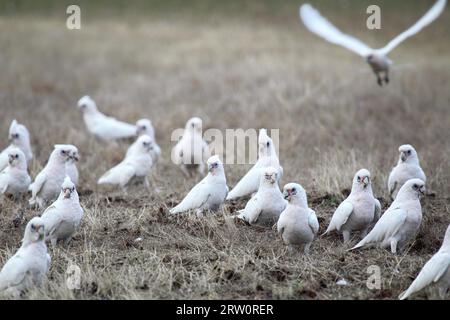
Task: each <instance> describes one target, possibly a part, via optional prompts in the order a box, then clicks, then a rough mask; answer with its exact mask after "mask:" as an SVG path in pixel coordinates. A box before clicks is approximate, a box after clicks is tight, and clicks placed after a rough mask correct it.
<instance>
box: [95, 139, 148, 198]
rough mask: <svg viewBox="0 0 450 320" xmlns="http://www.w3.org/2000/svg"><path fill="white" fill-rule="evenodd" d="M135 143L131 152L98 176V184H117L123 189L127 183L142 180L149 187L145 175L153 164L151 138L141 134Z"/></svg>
mask: <svg viewBox="0 0 450 320" xmlns="http://www.w3.org/2000/svg"><path fill="white" fill-rule="evenodd" d="M136 143H137V147H136V148H135V149H134V150H133V152H132V153H131V154H130V155H128V156H126V157H125V159H124V160H123V161H122V162H120V163H119V164H118V165H116V166H115V167H113V168H112V169H110V170H108V171H107V172H106V173H105V174H104V175H103V176H102V177H100V179H99V180H98V184H112V185H119V186H120V187H121V188H122V189H124V190H125V189H126V187H127V186H128V185H130V184H135V183H139V182H142V181H143V182H144V184H145V186H146V187H147V188H149V187H150V183H149V181H148V178H147V176H148V174H149V173H150V170H151V169H152V166H153V162H152V157H151V155H150V152H151V148H152V145H153V142H152V138H150V137H149V136H147V135H143V136H140V137H139V138H138V140H137V142H136Z"/></svg>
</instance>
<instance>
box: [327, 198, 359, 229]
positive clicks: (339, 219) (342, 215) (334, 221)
mask: <svg viewBox="0 0 450 320" xmlns="http://www.w3.org/2000/svg"><path fill="white" fill-rule="evenodd" d="M352 213H353V204H352V203H351V202H350V201H344V202H342V203H341V204H340V205H339V207H337V209H336V211H335V212H334V214H333V217H332V218H331V222H330V225H329V227H328V229H329V230H330V231H331V230H333V229H336V230H338V231H340V230H341V227H342V226H343V225H344V224H345V223H346V222H347V220H348V218H349V217H350V215H351V214H352ZM327 231H328V230H327Z"/></svg>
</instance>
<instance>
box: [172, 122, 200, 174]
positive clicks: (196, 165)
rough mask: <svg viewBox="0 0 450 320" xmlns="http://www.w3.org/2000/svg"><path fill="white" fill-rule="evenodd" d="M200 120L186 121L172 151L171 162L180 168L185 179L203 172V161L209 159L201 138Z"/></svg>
mask: <svg viewBox="0 0 450 320" xmlns="http://www.w3.org/2000/svg"><path fill="white" fill-rule="evenodd" d="M202 125H203V122H202V119H200V118H198V117H194V118H191V119H189V120H188V122H187V123H186V127H185V129H184V132H183V136H182V137H181V139H180V141H178V143H177V144H176V145H175V147H174V148H173V149H172V161H173V162H174V163H175V164H176V165H178V166H180V168H181V170H182V171H183V173H184V174H185V176H186V177H192V176H194V175H195V173H198V174H200V175H203V174H204V171H205V160H206V159H208V158H209V148H208V144H207V143H206V141H205V140H203V136H202Z"/></svg>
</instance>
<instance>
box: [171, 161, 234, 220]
mask: <svg viewBox="0 0 450 320" xmlns="http://www.w3.org/2000/svg"><path fill="white" fill-rule="evenodd" d="M207 165H208V171H209V172H208V175H207V176H206V177H204V178H203V180H202V181H200V182H199V183H197V184H196V185H195V186H194V187H193V188H192V189H191V191H189V193H188V194H187V195H186V197H185V198H184V199H183V201H181V202H180V204H178V205H177V206H176V207H174V208H172V209H171V210H170V213H171V214H176V213H180V212H185V211H188V210H196V213H197V215H198V216H201V215H202V214H203V212H204V211H205V210H211V211H217V210H218V209H219V208H220V206H221V205H222V203H223V202H224V201H225V197H226V196H227V193H228V187H227V180H226V177H225V171H224V168H223V164H222V161H220V159H219V156H217V155H214V156H212V157H210V158H209V159H208V161H207Z"/></svg>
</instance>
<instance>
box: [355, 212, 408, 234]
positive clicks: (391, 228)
mask: <svg viewBox="0 0 450 320" xmlns="http://www.w3.org/2000/svg"><path fill="white" fill-rule="evenodd" d="M406 217H407V213H406V211H405V210H403V209H401V208H397V209H392V210H388V211H386V212H385V213H384V215H382V216H381V218H380V220H378V222H377V224H376V225H375V226H374V227H373V229H372V231H370V233H369V234H368V235H367V236H366V237H365V238H364V239H363V240H361V242H363V243H370V242H381V241H383V240H385V239H388V238H390V237H392V236H394V235H395V234H396V233H397V232H398V230H399V229H400V227H401V226H402V225H403V224H404V222H405V220H406Z"/></svg>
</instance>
